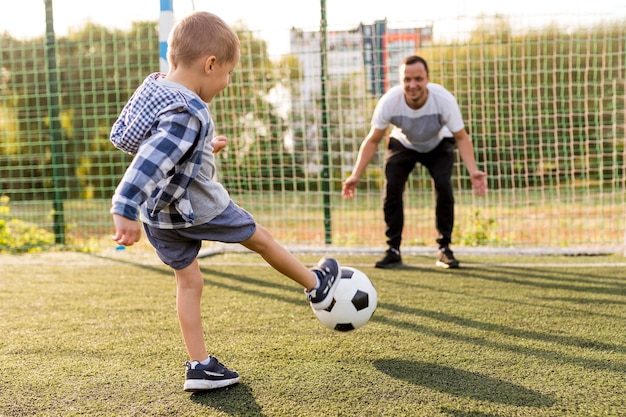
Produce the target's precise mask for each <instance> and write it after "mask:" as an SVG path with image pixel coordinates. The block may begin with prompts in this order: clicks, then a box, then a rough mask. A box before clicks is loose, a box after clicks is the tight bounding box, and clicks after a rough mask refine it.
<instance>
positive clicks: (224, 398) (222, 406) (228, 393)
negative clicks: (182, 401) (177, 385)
mask: <svg viewBox="0 0 626 417" xmlns="http://www.w3.org/2000/svg"><path fill="white" fill-rule="evenodd" d="M190 398H191V401H193V402H195V403H198V404H202V405H204V406H206V407H211V408H214V409H216V410H220V411H221V412H223V413H226V414H228V415H230V416H260V417H262V416H264V415H265V414H263V413H262V411H261V406H260V405H259V404H257V402H256V400H255V399H254V395H253V394H252V390H251V389H250V388H249V387H248V386H247V385H245V384H241V383H239V384H237V385H234V386H231V387H226V388H222V389H217V390H211V391H206V392H194V393H193V394H191V397H190Z"/></svg>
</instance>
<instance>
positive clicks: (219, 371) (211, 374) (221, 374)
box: [184, 356, 239, 392]
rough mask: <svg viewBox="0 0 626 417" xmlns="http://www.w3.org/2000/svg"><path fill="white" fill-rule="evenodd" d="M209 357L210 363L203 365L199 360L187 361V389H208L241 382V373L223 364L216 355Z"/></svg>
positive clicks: (185, 388)
mask: <svg viewBox="0 0 626 417" xmlns="http://www.w3.org/2000/svg"><path fill="white" fill-rule="evenodd" d="M209 358H210V361H209V364H208V365H203V364H201V363H200V362H198V361H191V362H185V366H186V367H187V374H186V378H185V386H184V390H185V391H191V392H196V391H207V390H212V389H216V388H223V387H227V386H229V385H233V384H236V383H237V382H239V374H238V373H237V372H236V371H231V370H230V369H228V368H227V367H225V366H224V365H222V364H221V363H220V361H218V360H217V358H216V357H215V356H210V357H209Z"/></svg>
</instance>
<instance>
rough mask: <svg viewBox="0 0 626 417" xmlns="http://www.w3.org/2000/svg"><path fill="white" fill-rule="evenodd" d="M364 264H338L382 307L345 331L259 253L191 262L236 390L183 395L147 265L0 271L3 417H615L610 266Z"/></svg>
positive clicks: (618, 269) (623, 318)
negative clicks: (328, 323)
mask: <svg viewBox="0 0 626 417" xmlns="http://www.w3.org/2000/svg"><path fill="white" fill-rule="evenodd" d="M299 257H300V258H301V259H302V260H303V261H304V262H305V263H307V264H313V263H315V261H316V260H317V258H318V256H313V255H302V256H299ZM375 257H376V256H370V257H364V256H360V257H350V256H344V255H338V258H339V260H340V261H342V262H343V263H344V264H345V265H351V266H356V267H357V268H359V269H361V270H363V271H364V272H365V273H367V274H368V275H369V276H370V278H371V279H372V281H373V282H374V285H375V286H376V288H377V290H378V295H379V304H378V309H377V311H376V313H375V315H374V317H373V318H372V320H371V321H370V323H368V324H367V325H366V326H365V327H363V328H361V329H358V330H356V331H354V332H351V333H346V334H344V333H337V332H334V331H331V330H328V329H326V328H325V327H323V326H322V325H321V324H320V323H319V322H318V321H317V319H316V318H315V317H314V315H313V313H312V312H311V310H310V307H309V306H308V305H307V303H306V302H305V301H304V295H303V294H302V291H301V289H300V288H299V287H298V286H297V285H296V284H295V283H292V282H291V281H289V280H288V279H286V278H283V277H282V276H280V275H279V274H278V273H276V272H274V271H273V270H272V269H271V268H269V267H267V266H265V265H264V263H263V262H262V260H261V259H260V258H259V257H258V256H257V255H254V254H233V253H229V254H225V255H218V256H214V257H209V258H203V259H201V264H202V270H203V272H204V274H205V280H206V285H205V293H204V299H203V312H204V319H205V327H206V331H207V335H208V340H209V348H210V351H211V353H214V354H215V355H216V356H218V357H219V358H220V360H222V361H223V362H224V363H225V364H227V365H228V366H230V367H232V368H234V369H237V370H238V371H239V372H240V373H241V375H242V379H241V383H240V384H238V385H236V386H234V387H231V388H229V389H223V390H219V391H215V392H210V393H204V394H189V393H185V392H183V390H182V385H183V375H184V367H183V362H184V361H185V360H186V356H185V351H184V348H183V344H182V341H181V337H180V333H179V329H178V324H177V321H176V315H175V308H174V301H175V287H174V282H173V278H172V273H171V272H170V271H169V269H168V268H167V267H164V266H162V265H161V264H160V262H159V261H158V260H157V259H156V258H155V257H154V256H153V255H152V254H149V255H141V254H139V253H134V252H133V251H132V250H127V251H124V252H120V253H115V252H113V253H109V254H106V255H105V256H95V255H88V254H73V253H47V254H45V253H44V254H33V255H23V256H1V257H0V263H1V264H2V275H1V278H0V318H1V321H0V335H1V337H0V369H1V372H0V375H1V385H0V416H2V417H7V416H268V417H269V416H289V417H293V416H295V417H300V416H324V417H327V416H364V417H370V416H429V417H430V416H452V417H458V416H472V417H477V416H489V417H495V416H550V417H553V416H624V415H626V400H625V395H626V268H625V267H624V265H623V262H624V259H623V258H621V257H599V256H598V257H575V258H572V257H567V258H561V257H538V258H530V257H520V258H511V257H508V256H507V257H496V256H492V257H489V258H485V257H478V256H461V255H459V258H460V259H461V260H462V261H464V263H463V266H464V268H462V269H459V270H455V271H444V270H439V269H436V268H435V267H434V266H433V259H431V257H424V256H415V257H405V262H407V263H408V264H409V267H407V268H404V269H401V270H394V271H383V270H378V269H374V268H372V267H371V264H372V263H373V261H374V258H375Z"/></svg>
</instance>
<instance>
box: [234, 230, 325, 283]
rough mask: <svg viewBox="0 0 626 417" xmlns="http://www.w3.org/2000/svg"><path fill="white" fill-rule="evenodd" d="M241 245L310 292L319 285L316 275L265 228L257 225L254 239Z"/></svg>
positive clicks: (251, 238)
mask: <svg viewBox="0 0 626 417" xmlns="http://www.w3.org/2000/svg"><path fill="white" fill-rule="evenodd" d="M241 244H242V245H243V246H245V247H246V248H248V249H250V250H252V251H254V252H256V253H258V254H259V255H261V257H262V258H263V259H265V261H267V263H268V264H269V265H270V266H271V267H272V268H274V269H275V270H276V271H278V272H280V273H281V274H283V275H285V276H287V277H289V278H291V279H292V280H294V281H296V282H297V283H298V284H300V285H302V287H304V288H305V289H307V290H310V289H312V288H315V286H316V285H317V279H316V277H315V274H314V273H313V272H312V271H311V270H310V269H308V268H307V267H306V266H304V265H303V264H302V262H300V261H299V260H298V258H296V257H295V256H294V255H293V254H292V253H291V252H289V251H288V250H287V249H286V248H285V247H283V246H282V245H281V244H280V243H278V242H277V241H275V240H274V238H273V237H272V235H271V234H270V233H269V232H268V231H267V229H266V228H264V227H263V226H260V225H257V228H256V231H255V232H254V234H253V235H252V237H250V239H248V240H246V241H244V242H241Z"/></svg>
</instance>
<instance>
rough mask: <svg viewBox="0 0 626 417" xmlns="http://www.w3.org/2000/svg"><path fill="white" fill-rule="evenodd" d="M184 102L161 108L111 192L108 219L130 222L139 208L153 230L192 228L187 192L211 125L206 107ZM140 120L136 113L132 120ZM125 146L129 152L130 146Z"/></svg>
mask: <svg viewBox="0 0 626 417" xmlns="http://www.w3.org/2000/svg"><path fill="white" fill-rule="evenodd" d="M153 99H154V97H153ZM186 99H187V100H186V101H185V102H183V103H182V104H183V105H181V102H180V99H178V100H176V101H174V103H172V102H171V101H170V103H169V104H166V105H165V106H161V109H162V110H161V111H160V112H159V113H158V115H157V117H156V119H155V121H154V122H153V124H152V126H151V128H150V130H149V134H147V135H146V136H145V138H143V139H142V140H141V142H140V144H139V145H138V146H136V155H135V158H134V159H133V161H132V162H131V164H130V165H129V167H128V168H127V170H126V172H125V174H124V176H123V178H122V180H121V182H120V184H119V185H118V187H117V189H116V190H115V194H114V196H113V200H112V203H113V205H112V208H111V213H115V214H120V215H122V216H124V217H127V218H129V219H133V220H136V219H137V218H138V211H139V207H140V206H141V205H142V204H145V205H146V206H145V209H146V210H142V211H143V212H144V213H147V214H148V216H149V217H150V219H149V220H150V221H151V222H152V223H153V224H158V225H159V226H161V227H163V228H173V227H185V225H190V224H193V221H194V215H193V210H192V207H191V202H190V200H189V195H188V191H187V188H188V186H189V184H190V183H191V181H193V179H194V177H195V175H196V174H197V173H198V171H199V169H200V164H201V161H202V152H203V150H204V147H205V145H206V138H207V136H208V135H209V134H212V123H211V121H210V116H209V112H208V108H207V107H206V104H204V103H203V102H202V101H201V100H200V99H199V98H195V97H186ZM176 103H178V105H174V104H176ZM163 107H165V108H164V109H163ZM143 116H144V115H143V113H141V112H140V114H139V115H136V117H143ZM145 117H151V116H150V115H146V116H145ZM126 143H127V144H130V145H129V147H128V149H131V150H134V148H133V146H134V145H132V143H133V142H132V141H128V142H126ZM166 207H167V208H168V209H167V210H164V209H165V208H166ZM172 207H173V208H174V210H172Z"/></svg>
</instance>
